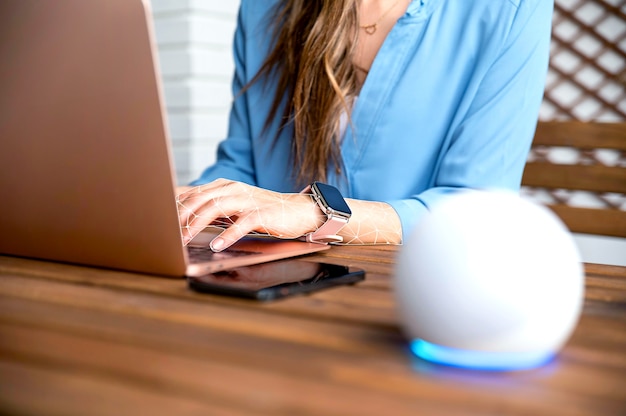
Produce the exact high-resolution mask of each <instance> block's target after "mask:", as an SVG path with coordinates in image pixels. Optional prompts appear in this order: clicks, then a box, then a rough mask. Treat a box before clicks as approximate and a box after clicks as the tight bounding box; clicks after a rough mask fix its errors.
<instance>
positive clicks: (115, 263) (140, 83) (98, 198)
mask: <svg viewBox="0 0 626 416" xmlns="http://www.w3.org/2000/svg"><path fill="white" fill-rule="evenodd" d="M152 38H153V35H152V27H151V20H150V19H149V16H148V15H147V10H146V9H145V7H144V3H143V2H142V1H138V0H106V1H82V0H55V1H41V0H2V2H0V91H2V93H0V138H1V140H0V190H1V192H2V194H3V197H2V201H3V202H2V204H0V252H1V253H7V254H13V255H20V256H29V257H37V258H42V259H50V260H60V261H67V262H74V263H83V264H88V265H95V266H105V267H111V268H117V269H125V270H133V271H141V272H146V273H156V274H165V275H178V276H182V275H183V274H184V272H185V257H184V251H183V249H182V245H181V237H180V231H179V225H178V216H177V210H176V206H175V203H174V202H173V201H174V197H175V195H174V178H173V174H172V172H173V170H172V166H171V162H170V160H171V158H170V154H169V152H170V150H169V146H168V138H167V133H166V132H167V128H166V125H165V117H163V114H164V106H163V98H162V93H161V91H160V84H159V78H158V73H157V70H156V66H155V62H154V56H153V55H154V51H153V41H152Z"/></svg>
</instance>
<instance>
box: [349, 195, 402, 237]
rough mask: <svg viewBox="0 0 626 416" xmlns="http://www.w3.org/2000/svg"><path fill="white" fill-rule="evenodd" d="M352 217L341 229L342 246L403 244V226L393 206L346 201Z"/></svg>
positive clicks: (370, 202) (353, 200)
mask: <svg viewBox="0 0 626 416" xmlns="http://www.w3.org/2000/svg"><path fill="white" fill-rule="evenodd" d="M346 202H347V203H348V206H350V210H351V211H352V216H351V217H350V221H349V222H348V224H347V225H346V226H345V227H343V228H342V229H341V231H340V232H339V235H340V236H342V237H343V243H342V244H402V224H401V222H400V217H398V214H397V213H396V211H395V210H394V209H393V208H392V207H391V205H389V204H387V203H384V202H376V201H362V200H357V199H348V198H347V199H346Z"/></svg>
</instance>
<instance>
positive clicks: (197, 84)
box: [152, 0, 239, 184]
mask: <svg viewBox="0 0 626 416" xmlns="http://www.w3.org/2000/svg"><path fill="white" fill-rule="evenodd" d="M238 7H239V0H152V9H153V16H154V22H155V30H156V36H157V43H158V51H159V52H158V53H159V60H160V66H161V72H162V75H163V85H164V90H165V101H166V105H167V113H168V118H169V124H170V135H171V137H172V144H173V149H174V157H175V165H176V175H177V180H178V183H179V184H185V183H187V182H189V181H190V180H191V179H194V178H196V177H197V176H198V175H199V173H200V172H201V171H202V169H203V168H204V167H206V166H208V165H209V164H211V163H213V161H214V160H215V148H216V145H217V143H218V142H219V140H221V139H223V138H224V137H225V136H226V128H227V118H228V110H229V108H230V103H231V91H230V81H231V77H232V72H233V60H232V38H233V34H234V31H235V23H236V18H237V10H238Z"/></svg>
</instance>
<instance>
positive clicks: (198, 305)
mask: <svg viewBox="0 0 626 416" xmlns="http://www.w3.org/2000/svg"><path fill="white" fill-rule="evenodd" d="M395 255H396V249H395V248H394V247H386V246H383V247H371V246H364V247H333V248H332V249H331V250H329V251H327V252H324V253H321V254H317V255H315V256H310V257H307V258H306V259H307V260H315V259H323V260H324V261H326V262H331V263H337V264H344V265H353V266H358V267H362V268H364V269H365V270H366V271H367V277H366V280H365V281H363V282H361V283H359V284H357V285H354V286H346V287H340V288H334V289H330V290H326V291H322V292H318V293H316V294H313V295H307V296H299V297H295V298H291V299H285V300H281V301H276V302H272V303H258V302H255V301H247V300H241V299H235V298H227V297H220V296H213V295H204V294H198V293H195V292H192V291H190V290H189V289H188V288H187V286H186V283H185V281H184V280H177V279H168V278H162V277H157V276H149V275H141V274H133V273H125V272H118V271H111V270H102V269H94V268H86V267H79V266H73V265H66V264H59V263H51V262H41V261H36V260H29V259H21V258H14V257H1V256H0V413H1V414H10V415H140V414H141V415H144V414H145V415H200V414H202V415H248V414H251V415H256V414H259V415H409V414H412V415H415V414H424V415H624V414H626V268H623V267H615V266H605V265H593V264H589V265H586V273H587V279H586V294H585V296H586V300H585V306H584V311H583V315H582V317H581V319H580V321H579V324H578V326H577V328H576V331H575V332H574V334H573V336H572V338H571V339H570V340H569V342H568V343H567V345H566V346H565V347H564V349H563V350H562V351H561V353H560V354H559V355H558V356H557V358H556V359H555V360H554V361H552V362H551V363H549V364H548V365H546V366H544V367H542V368H538V369H534V370H525V371H516V372H484V371H470V370H464V369H459V368H453V367H445V366H437V365H434V364H429V363H427V362H424V361H421V360H419V359H416V358H415V357H413V356H412V355H411V354H410V352H409V350H408V348H407V344H406V340H405V338H404V336H403V334H402V331H401V329H400V327H399V325H398V320H397V317H396V313H395V310H394V293H393V271H394V259H395ZM537 290H541V288H537Z"/></svg>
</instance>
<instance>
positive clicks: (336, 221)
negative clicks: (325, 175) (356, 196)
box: [303, 182, 352, 243]
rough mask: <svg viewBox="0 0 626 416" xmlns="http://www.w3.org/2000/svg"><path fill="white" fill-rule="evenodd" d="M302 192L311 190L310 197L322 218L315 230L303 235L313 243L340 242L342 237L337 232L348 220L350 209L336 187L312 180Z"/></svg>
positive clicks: (319, 216)
mask: <svg viewBox="0 0 626 416" xmlns="http://www.w3.org/2000/svg"><path fill="white" fill-rule="evenodd" d="M303 192H311V199H312V201H313V202H314V204H315V207H316V209H317V211H318V214H317V218H318V219H321V220H322V223H321V225H319V226H318V227H317V228H316V230H315V231H313V232H311V233H308V234H306V235H305V236H304V238H305V240H306V241H309V242H314V243H341V242H342V241H343V238H342V237H341V236H339V235H338V234H337V233H338V232H339V231H340V230H341V229H342V228H343V227H344V226H345V225H346V224H348V221H349V220H350V216H351V215H352V211H351V210H350V207H349V206H348V204H347V203H346V201H345V199H344V198H343V196H342V195H341V193H340V192H339V190H338V189H337V188H335V187H334V186H331V185H327V184H324V183H320V182H313V183H312V184H311V185H310V186H308V187H307V188H306V189H305V190H304V191H303Z"/></svg>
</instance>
